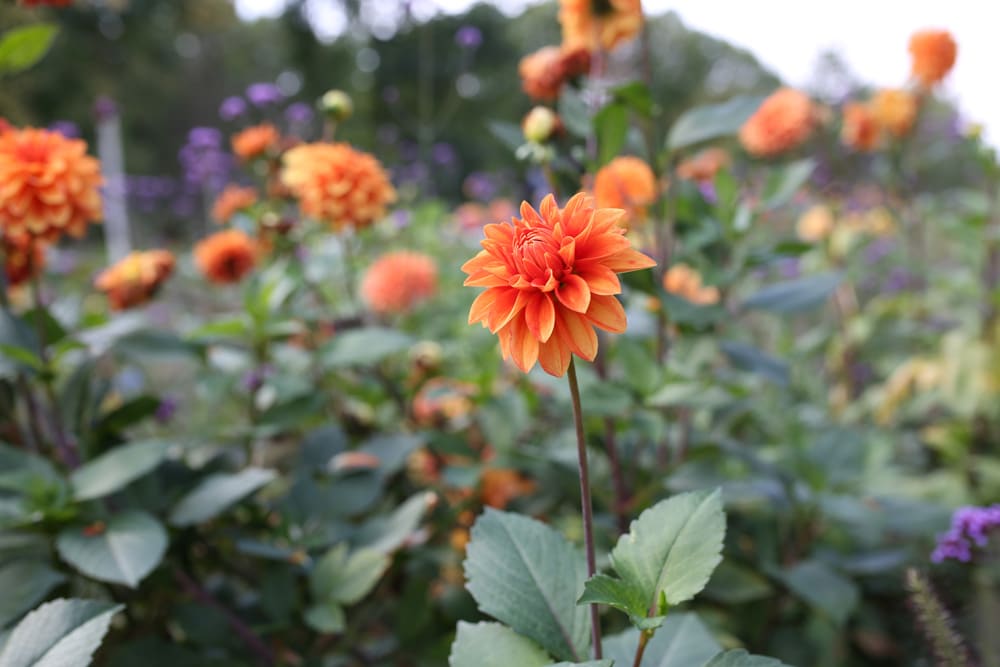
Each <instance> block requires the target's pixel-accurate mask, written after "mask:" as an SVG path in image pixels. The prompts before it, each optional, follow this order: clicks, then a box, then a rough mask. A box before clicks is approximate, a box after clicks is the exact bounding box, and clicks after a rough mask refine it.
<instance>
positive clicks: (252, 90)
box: [247, 83, 285, 107]
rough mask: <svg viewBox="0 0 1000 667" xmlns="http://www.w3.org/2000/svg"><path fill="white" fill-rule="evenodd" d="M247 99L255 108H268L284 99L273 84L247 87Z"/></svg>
mask: <svg viewBox="0 0 1000 667" xmlns="http://www.w3.org/2000/svg"><path fill="white" fill-rule="evenodd" d="M247 99H248V100H250V103H251V104H253V105H254V106H255V107H269V106H272V105H275V104H277V103H278V102H281V101H282V100H283V99H285V94H284V93H282V92H281V88H278V86H276V85H274V84H273V83H253V84H250V86H248V87H247Z"/></svg>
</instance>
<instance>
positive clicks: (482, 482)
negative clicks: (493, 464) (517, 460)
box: [479, 468, 538, 509]
mask: <svg viewBox="0 0 1000 667" xmlns="http://www.w3.org/2000/svg"><path fill="white" fill-rule="evenodd" d="M536 488H538V485H537V484H536V483H535V482H534V481H533V480H530V479H528V478H526V477H525V476H524V475H522V474H521V473H519V472H518V471H516V470H511V469H510V468H487V469H486V470H484V471H483V474H482V476H481V477H480V479H479V496H480V498H482V500H483V504H484V505H486V506H488V507H493V508H495V509H504V508H505V507H507V505H509V504H510V501H512V500H514V499H516V498H520V497H521V496H526V495H528V494H531V493H534V492H535V489H536Z"/></svg>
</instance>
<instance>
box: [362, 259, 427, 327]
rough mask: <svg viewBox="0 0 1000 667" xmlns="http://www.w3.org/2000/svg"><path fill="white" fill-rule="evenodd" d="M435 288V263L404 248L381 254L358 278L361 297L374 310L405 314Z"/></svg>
mask: <svg viewBox="0 0 1000 667" xmlns="http://www.w3.org/2000/svg"><path fill="white" fill-rule="evenodd" d="M436 290H437V265H436V264H435V263H434V260H433V259H432V258H431V257H428V256H427V255H424V254H421V253H418V252H411V251H407V250H403V251H399V252H390V253H388V254H385V255H382V256H381V257H379V258H378V259H377V260H375V262H374V263H373V264H372V265H371V266H370V267H368V270H367V271H366V272H365V275H364V278H362V280H361V296H362V298H363V299H364V300H365V302H366V303H367V304H368V306H369V307H370V308H371V309H372V310H373V311H375V312H376V313H404V312H406V311H408V310H410V309H411V308H412V307H413V306H415V305H416V304H417V303H419V302H420V301H423V300H425V299H427V298H429V297H431V296H433V294H434V292H435V291H436Z"/></svg>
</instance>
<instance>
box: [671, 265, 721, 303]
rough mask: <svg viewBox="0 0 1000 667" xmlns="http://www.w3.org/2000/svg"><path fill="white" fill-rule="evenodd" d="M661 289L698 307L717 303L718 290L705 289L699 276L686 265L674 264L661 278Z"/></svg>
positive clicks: (715, 288)
mask: <svg viewBox="0 0 1000 667" xmlns="http://www.w3.org/2000/svg"><path fill="white" fill-rule="evenodd" d="M663 289H665V290H666V291H668V292H670V293H671V294H674V295H676V296H679V297H681V298H683V299H687V300H688V301H690V302H691V303H693V304H697V305H699V306H709V305H712V304H715V303H719V288H718V287H706V286H704V285H702V283H701V274H700V273H698V272H697V271H696V270H694V269H692V268H691V267H690V266H688V265H687V264H683V263H681V264H674V265H673V266H671V267H670V269H669V270H668V271H667V272H666V273H665V274H664V276H663Z"/></svg>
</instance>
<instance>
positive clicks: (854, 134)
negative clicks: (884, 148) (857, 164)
mask: <svg viewBox="0 0 1000 667" xmlns="http://www.w3.org/2000/svg"><path fill="white" fill-rule="evenodd" d="M881 134H882V128H881V127H880V126H879V122H878V118H877V117H876V116H875V112H874V111H873V110H872V108H871V106H869V105H867V104H861V103H859V102H848V103H847V104H845V105H844V124H843V127H842V128H841V130H840V140H841V141H842V142H843V143H844V145H845V146H848V147H850V148H853V149H854V150H857V151H870V150H873V149H874V148H875V147H876V146H878V140H879V137H880V136H881Z"/></svg>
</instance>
